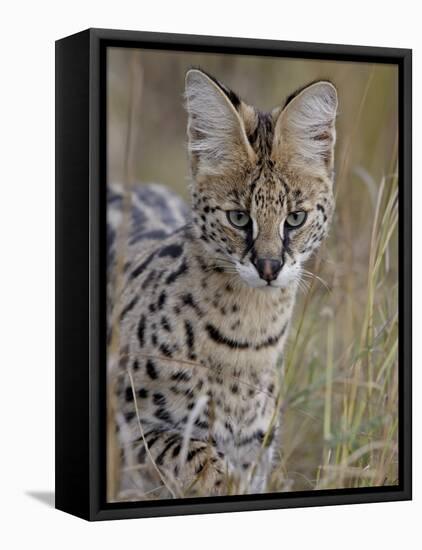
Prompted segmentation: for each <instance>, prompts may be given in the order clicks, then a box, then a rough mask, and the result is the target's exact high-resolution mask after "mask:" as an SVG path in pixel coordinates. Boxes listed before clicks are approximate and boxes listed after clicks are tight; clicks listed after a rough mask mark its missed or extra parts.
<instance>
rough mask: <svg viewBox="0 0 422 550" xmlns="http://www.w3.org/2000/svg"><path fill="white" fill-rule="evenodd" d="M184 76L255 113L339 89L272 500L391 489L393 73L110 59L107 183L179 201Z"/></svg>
mask: <svg viewBox="0 0 422 550" xmlns="http://www.w3.org/2000/svg"><path fill="white" fill-rule="evenodd" d="M192 66H199V67H201V68H203V69H204V70H206V71H207V72H209V73H211V74H212V75H214V76H215V77H216V78H218V79H219V80H220V81H222V82H223V83H224V84H226V85H227V86H229V87H230V88H232V89H233V90H234V91H235V92H236V93H238V94H239V95H240V96H241V97H242V99H243V100H244V101H246V102H247V103H250V104H253V105H254V106H256V107H258V108H260V109H261V110H270V109H272V108H273V107H274V106H277V105H279V104H282V103H283V101H284V99H285V98H286V97H287V96H288V95H290V94H291V93H292V92H293V91H294V90H295V89H297V88H299V87H302V86H303V85H305V84H306V83H308V82H311V81H313V80H316V79H329V80H331V81H332V82H333V83H334V84H335V85H336V87H337V89H338V93H339V113H338V118H337V146H336V183H335V195H336V214H335V217H334V221H333V225H332V229H331V233H330V236H329V238H328V239H327V241H326V242H325V243H324V245H323V247H322V248H321V250H320V252H319V253H318V255H317V257H315V258H313V259H312V261H311V262H310V263H309V265H308V266H307V269H309V270H310V271H311V272H313V273H314V274H315V277H312V278H311V279H307V280H305V286H306V288H303V289H302V290H301V292H300V294H299V297H298V303H297V305H296V308H295V317H294V322H293V325H292V330H291V333H290V340H289V344H288V350H287V353H286V358H285V367H284V368H285V386H284V388H283V396H282V397H283V413H284V436H283V447H282V461H281V465H280V467H279V468H278V470H277V471H276V472H275V473H274V476H273V480H272V482H271V487H270V489H271V490H274V491H292V490H293V491H295V490H303V489H308V490H309V489H311V490H312V489H323V488H340V487H361V486H374V485H394V484H397V483H398V459H397V457H398V449H397V428H398V413H397V403H398V395H397V390H398V363H397V348H398V342H397V339H398V333H397V331H398V292H397V286H398V264H397V259H398V251H397V216H398V212H397V201H398V180H397V145H398V143H397V132H398V71H397V67H396V66H393V65H381V64H366V63H355V62H337V61H335V62H334V61H315V60H299V59H287V58H271V57H253V56H238V55H222V54H219V55H214V54H197V53H183V52H182V53H175V52H166V51H152V50H135V49H126V48H109V49H108V90H107V102H108V104H107V108H108V121H107V124H108V134H107V135H108V178H109V182H120V183H122V184H123V185H125V184H129V183H131V182H133V181H137V182H158V183H163V184H167V185H168V186H170V187H171V188H172V189H174V190H175V191H177V192H178V193H180V195H181V196H183V197H184V198H186V199H188V193H187V181H188V176H189V166H188V162H187V153H186V123H187V117H186V112H185V110H184V107H183V91H184V77H185V73H186V71H187V69H188V68H190V67H192Z"/></svg>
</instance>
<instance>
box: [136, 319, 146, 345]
mask: <svg viewBox="0 0 422 550" xmlns="http://www.w3.org/2000/svg"><path fill="white" fill-rule="evenodd" d="M138 340H139V345H140V346H141V348H143V347H144V345H145V316H144V315H141V318H140V319H139V323H138Z"/></svg>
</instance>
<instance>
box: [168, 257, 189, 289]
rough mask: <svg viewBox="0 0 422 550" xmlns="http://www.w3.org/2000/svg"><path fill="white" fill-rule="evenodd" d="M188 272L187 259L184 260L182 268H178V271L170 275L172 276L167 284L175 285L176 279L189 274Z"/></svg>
mask: <svg viewBox="0 0 422 550" xmlns="http://www.w3.org/2000/svg"><path fill="white" fill-rule="evenodd" d="M187 270H188V266H187V263H186V259H185V258H184V259H183V262H182V263H181V265H180V267H178V268H177V269H176V271H173V272H172V273H170V275H169V276H168V277H167V279H166V283H167V284H168V285H171V284H172V283H174V281H175V280H176V279H178V278H179V277H180V276H182V275H184V274H185V273H186V272H187Z"/></svg>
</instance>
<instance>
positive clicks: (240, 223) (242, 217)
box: [227, 210, 251, 229]
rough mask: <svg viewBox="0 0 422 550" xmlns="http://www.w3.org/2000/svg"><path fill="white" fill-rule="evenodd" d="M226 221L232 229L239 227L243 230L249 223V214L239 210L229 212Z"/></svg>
mask: <svg viewBox="0 0 422 550" xmlns="http://www.w3.org/2000/svg"><path fill="white" fill-rule="evenodd" d="M227 219H228V220H229V222H230V223H231V224H232V225H234V227H240V228H241V229H245V228H246V226H247V225H248V224H249V222H250V221H251V218H250V216H249V214H247V213H246V212H242V211H241V210H229V211H228V212H227Z"/></svg>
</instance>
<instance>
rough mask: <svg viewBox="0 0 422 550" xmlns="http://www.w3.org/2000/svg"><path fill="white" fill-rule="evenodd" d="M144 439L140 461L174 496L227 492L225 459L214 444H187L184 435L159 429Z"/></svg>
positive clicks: (141, 443)
mask: <svg viewBox="0 0 422 550" xmlns="http://www.w3.org/2000/svg"><path fill="white" fill-rule="evenodd" d="M144 440H145V442H144ZM144 440H143V439H142V440H141V442H140V447H139V450H138V454H137V457H138V462H139V463H140V464H144V465H147V466H148V471H149V473H150V474H152V475H153V476H154V478H155V479H156V481H157V482H158V483H160V482H161V483H162V484H164V485H166V487H167V488H168V489H169V490H170V492H172V493H173V495H174V496H212V495H220V494H223V493H224V490H225V487H224V485H225V465H224V457H223V455H222V453H220V452H218V451H217V449H216V448H215V447H214V446H213V445H212V444H211V443H209V442H207V441H203V440H200V439H189V440H187V441H185V440H184V438H183V435H181V434H180V433H177V432H172V431H159V430H151V431H149V432H148V433H146V434H145V435H144ZM145 443H146V446H145Z"/></svg>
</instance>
